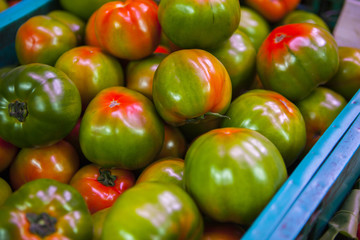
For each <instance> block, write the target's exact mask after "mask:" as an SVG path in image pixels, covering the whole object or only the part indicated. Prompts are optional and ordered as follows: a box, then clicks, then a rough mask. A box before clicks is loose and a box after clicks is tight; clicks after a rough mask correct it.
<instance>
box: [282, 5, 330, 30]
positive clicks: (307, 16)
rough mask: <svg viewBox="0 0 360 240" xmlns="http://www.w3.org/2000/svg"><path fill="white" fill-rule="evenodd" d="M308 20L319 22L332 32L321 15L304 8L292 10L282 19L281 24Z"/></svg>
mask: <svg viewBox="0 0 360 240" xmlns="http://www.w3.org/2000/svg"><path fill="white" fill-rule="evenodd" d="M306 22H307V23H314V24H317V25H319V26H321V27H323V28H325V29H326V30H328V31H329V32H330V29H329V27H328V25H327V24H326V23H325V21H324V20H323V19H322V18H321V17H320V16H319V15H317V14H315V13H312V12H308V11H304V10H295V11H292V12H290V13H289V14H288V15H286V16H285V18H284V19H283V20H282V21H281V24H282V25H286V24H291V23H306Z"/></svg>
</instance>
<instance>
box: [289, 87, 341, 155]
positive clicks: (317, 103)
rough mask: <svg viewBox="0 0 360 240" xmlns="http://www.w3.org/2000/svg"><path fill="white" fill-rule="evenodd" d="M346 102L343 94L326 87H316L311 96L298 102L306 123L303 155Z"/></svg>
mask: <svg viewBox="0 0 360 240" xmlns="http://www.w3.org/2000/svg"><path fill="white" fill-rule="evenodd" d="M346 104H347V101H346V99H345V98H344V97H343V96H341V95H340V94H338V93H337V92H334V91H333V90H331V89H328V88H325V87H318V88H316V89H315V90H314V91H312V93H311V94H310V95H309V96H307V97H306V98H304V99H303V100H301V101H299V102H297V103H296V105H297V106H298V108H299V110H300V111H301V114H302V115H303V117H304V120H305V125H306V146H305V149H304V153H303V155H304V154H306V153H307V152H309V150H310V149H311V148H312V147H313V146H314V144H315V143H316V142H317V141H318V140H319V138H320V137H321V136H322V134H323V133H324V132H325V131H326V129H327V128H328V127H329V126H330V125H331V123H332V122H333V121H334V119H335V118H336V117H337V115H338V114H339V113H340V112H341V110H342V109H343V108H344V107H345V106H346Z"/></svg>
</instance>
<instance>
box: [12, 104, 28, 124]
mask: <svg viewBox="0 0 360 240" xmlns="http://www.w3.org/2000/svg"><path fill="white" fill-rule="evenodd" d="M8 110H9V115H10V116H11V117H14V118H16V119H17V120H19V121H20V122H25V119H26V117H27V115H28V110H27V104H26V103H25V102H20V101H17V100H16V101H15V102H12V103H10V104H9V106H8Z"/></svg>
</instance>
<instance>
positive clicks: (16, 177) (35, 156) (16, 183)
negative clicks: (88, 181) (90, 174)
mask: <svg viewBox="0 0 360 240" xmlns="http://www.w3.org/2000/svg"><path fill="white" fill-rule="evenodd" d="M78 168H79V157H78V154H77V152H76V150H75V148H74V147H73V146H72V145H71V144H70V143H68V142H66V141H59V142H57V143H55V144H54V145H51V146H47V147H40V148H22V149H21V150H20V151H19V153H18V154H17V155H16V157H15V159H14V161H13V162H12V164H11V166H10V183H11V186H12V187H13V189H15V190H16V189H18V188H19V187H21V186H22V185H24V184H25V183H27V182H30V181H33V180H35V179H39V178H49V179H54V180H57V181H59V182H62V183H69V182H70V180H71V178H72V176H73V175H74V174H75V172H76V171H77V170H78Z"/></svg>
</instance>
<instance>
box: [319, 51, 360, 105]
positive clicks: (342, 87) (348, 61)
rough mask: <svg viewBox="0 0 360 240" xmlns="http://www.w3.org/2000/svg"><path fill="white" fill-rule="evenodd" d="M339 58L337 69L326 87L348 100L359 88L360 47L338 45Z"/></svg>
mask: <svg viewBox="0 0 360 240" xmlns="http://www.w3.org/2000/svg"><path fill="white" fill-rule="evenodd" d="M339 58H340V63H339V69H338V71H337V72H336V74H335V76H333V77H332V78H331V79H330V81H328V82H327V83H326V87H328V88H331V89H332V90H334V91H335V92H337V93H339V94H341V95H342V96H344V97H345V98H346V99H347V100H348V101H350V99H351V98H352V97H353V96H354V95H355V93H356V92H357V91H358V90H359V88H360V48H353V47H339Z"/></svg>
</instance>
